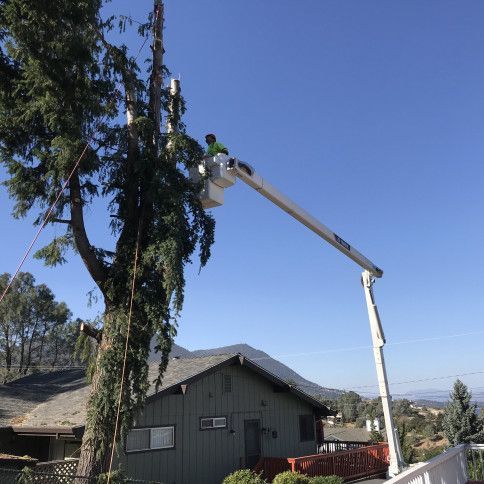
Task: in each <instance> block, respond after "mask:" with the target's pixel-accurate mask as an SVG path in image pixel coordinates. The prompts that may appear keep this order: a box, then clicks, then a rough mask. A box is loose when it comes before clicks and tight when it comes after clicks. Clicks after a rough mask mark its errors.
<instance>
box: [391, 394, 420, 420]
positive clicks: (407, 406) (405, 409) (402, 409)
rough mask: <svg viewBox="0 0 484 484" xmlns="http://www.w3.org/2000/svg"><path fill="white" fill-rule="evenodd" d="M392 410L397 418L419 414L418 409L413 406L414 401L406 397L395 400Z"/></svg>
mask: <svg viewBox="0 0 484 484" xmlns="http://www.w3.org/2000/svg"><path fill="white" fill-rule="evenodd" d="M392 410H393V415H394V417H395V418H399V417H413V416H415V415H416V414H417V412H416V410H415V409H413V408H412V402H410V400H407V399H406V398H403V399H401V400H395V401H394V402H393V406H392Z"/></svg>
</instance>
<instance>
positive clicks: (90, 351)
mask: <svg viewBox="0 0 484 484" xmlns="http://www.w3.org/2000/svg"><path fill="white" fill-rule="evenodd" d="M97 349H98V347H97V344H96V342H95V341H93V339H92V338H90V337H89V336H86V335H85V334H84V333H81V334H79V337H78V338H77V340H76V344H75V346H74V358H75V359H77V360H79V361H80V362H81V363H83V364H84V365H85V366H86V377H87V381H88V382H89V383H91V382H92V377H93V375H94V371H95V369H96V358H97Z"/></svg>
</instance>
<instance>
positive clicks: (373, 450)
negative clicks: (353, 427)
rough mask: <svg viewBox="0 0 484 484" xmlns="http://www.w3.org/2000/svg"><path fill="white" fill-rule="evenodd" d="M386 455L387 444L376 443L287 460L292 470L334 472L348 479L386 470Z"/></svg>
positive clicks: (317, 473) (322, 473) (300, 471)
mask: <svg viewBox="0 0 484 484" xmlns="http://www.w3.org/2000/svg"><path fill="white" fill-rule="evenodd" d="M388 457H389V454H388V444H376V445H370V446H368V447H361V448H359V449H353V450H347V451H343V452H334V453H333V454H317V455H309V456H305V457H295V458H291V459H288V462H289V463H290V464H291V469H292V471H293V472H299V473H301V474H306V475H307V476H310V477H314V476H328V475H332V474H335V475H337V476H340V477H343V478H344V479H345V480H348V479H358V478H360V477H366V476H372V475H376V474H380V473H384V472H386V470H387V469H388Z"/></svg>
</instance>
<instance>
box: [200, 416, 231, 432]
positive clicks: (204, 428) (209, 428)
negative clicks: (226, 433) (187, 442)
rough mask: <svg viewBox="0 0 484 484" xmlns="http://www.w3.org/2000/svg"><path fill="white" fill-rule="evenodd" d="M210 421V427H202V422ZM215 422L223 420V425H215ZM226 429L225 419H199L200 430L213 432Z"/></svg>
mask: <svg viewBox="0 0 484 484" xmlns="http://www.w3.org/2000/svg"><path fill="white" fill-rule="evenodd" d="M206 420H211V421H212V425H211V426H210V427H204V426H203V425H202V422H203V421H206ZM215 420H223V421H224V423H223V425H215ZM225 428H227V417H202V418H201V419H200V430H215V429H225Z"/></svg>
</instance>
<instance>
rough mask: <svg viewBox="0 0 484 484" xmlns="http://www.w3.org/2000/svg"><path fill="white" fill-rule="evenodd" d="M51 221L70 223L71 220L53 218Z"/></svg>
mask: <svg viewBox="0 0 484 484" xmlns="http://www.w3.org/2000/svg"><path fill="white" fill-rule="evenodd" d="M51 222H57V223H58V224H70V223H72V220H64V219H62V218H53V219H51Z"/></svg>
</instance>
